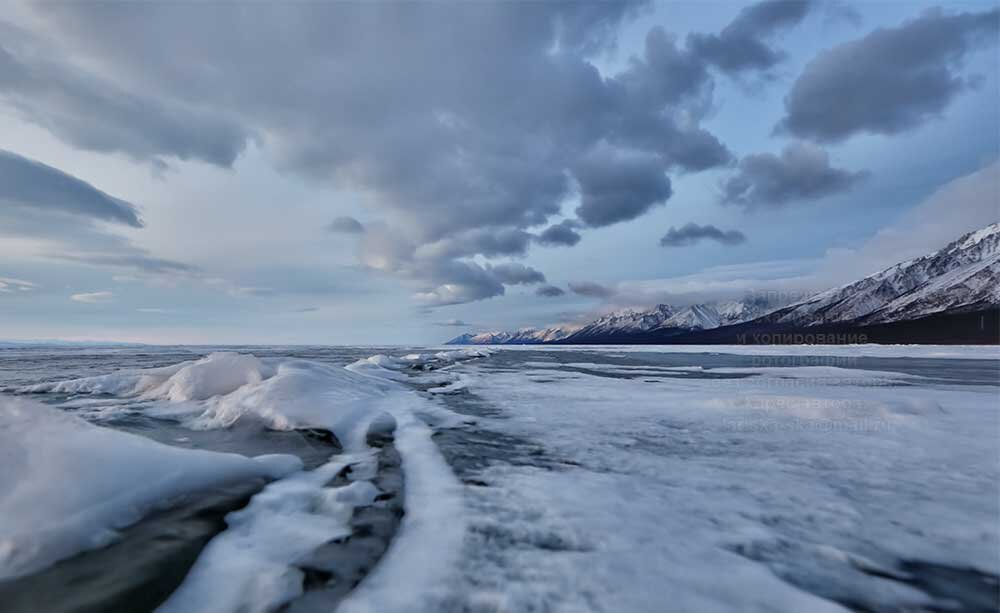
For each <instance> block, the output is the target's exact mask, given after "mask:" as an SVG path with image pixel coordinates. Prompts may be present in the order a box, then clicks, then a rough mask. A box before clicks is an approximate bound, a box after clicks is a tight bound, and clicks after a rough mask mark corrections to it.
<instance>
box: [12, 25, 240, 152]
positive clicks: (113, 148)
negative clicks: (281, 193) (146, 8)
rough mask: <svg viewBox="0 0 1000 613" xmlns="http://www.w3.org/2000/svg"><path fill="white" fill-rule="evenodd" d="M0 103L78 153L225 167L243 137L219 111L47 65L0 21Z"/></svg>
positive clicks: (46, 55) (39, 49)
mask: <svg viewBox="0 0 1000 613" xmlns="http://www.w3.org/2000/svg"><path fill="white" fill-rule="evenodd" d="M0 34H4V35H6V36H5V40H4V41H3V42H0V101H3V102H4V103H6V104H8V105H9V106H11V107H13V108H14V109H16V110H17V111H18V112H19V114H20V115H21V116H22V117H24V118H25V119H26V120H28V121H30V122H32V123H35V124H37V125H39V126H41V127H43V128H47V129H48V130H50V131H51V132H52V133H53V134H54V135H55V136H56V137H58V138H59V139H61V140H63V141H65V142H67V143H69V144H71V145H73V146H75V147H78V148H80V149H87V150H90V151H100V152H119V153H124V154H126V155H128V156H130V157H132V158H134V159H138V160H150V161H154V162H157V163H159V164H162V163H163V161H162V160H161V159H160V156H173V157H176V158H179V159H182V160H186V159H199V160H202V161H205V162H208V163H211V164H216V165H219V166H231V165H232V163H233V161H234V160H235V159H236V157H237V155H239V153H240V152H241V151H242V150H243V148H244V146H245V145H246V142H247V134H246V133H245V132H244V131H243V130H242V129H241V128H240V127H239V125H238V124H237V123H236V122H234V121H233V120H232V119H230V118H228V117H226V116H225V115H224V114H223V113H220V112H212V111H206V110H204V109H199V108H196V107H194V106H192V105H188V104H184V103H181V102H178V101H175V100H171V99H170V98H165V97H161V96H157V95H149V94H144V93H141V92H140V91H139V90H134V91H128V90H125V89H122V88H121V87H120V86H119V85H117V84H116V83H114V82H111V81H108V80H107V79H105V78H102V77H99V76H97V75H96V74H92V73H88V72H87V71H86V70H84V69H82V68H80V67H79V66H74V65H71V64H70V63H68V62H60V61H58V60H52V59H50V56H51V48H50V46H49V45H44V46H43V45H41V44H40V43H39V42H38V41H36V40H34V39H33V38H31V37H30V36H29V35H27V34H26V33H23V32H17V31H14V29H13V28H12V27H10V26H4V25H3V24H2V22H0Z"/></svg>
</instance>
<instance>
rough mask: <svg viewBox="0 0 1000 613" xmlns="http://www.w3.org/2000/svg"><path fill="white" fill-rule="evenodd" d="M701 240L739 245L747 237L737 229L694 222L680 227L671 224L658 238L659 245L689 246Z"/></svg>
mask: <svg viewBox="0 0 1000 613" xmlns="http://www.w3.org/2000/svg"><path fill="white" fill-rule="evenodd" d="M702 240H711V241H715V242H717V243H721V244H723V245H739V244H740V243H744V242H746V240H747V237H746V235H744V234H743V233H742V232H740V231H739V230H720V229H719V228H717V227H715V226H713V225H711V224H708V225H704V226H699V225H698V224H696V223H688V224H685V225H683V226H681V227H680V228H676V227H674V226H671V227H670V229H669V230H667V233H666V234H664V235H663V238H661V239H660V245H662V246H664V247H690V246H691V245H695V244H697V243H698V242H700V241H702Z"/></svg>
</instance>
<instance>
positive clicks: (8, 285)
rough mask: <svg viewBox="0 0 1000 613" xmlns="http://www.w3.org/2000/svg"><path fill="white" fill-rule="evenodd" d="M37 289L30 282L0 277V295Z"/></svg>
mask: <svg viewBox="0 0 1000 613" xmlns="http://www.w3.org/2000/svg"><path fill="white" fill-rule="evenodd" d="M35 289H38V286H37V285H35V284H34V283H32V282H31V281H25V280H23V279H12V278H10V277H0V293H4V294H10V293H13V292H15V291H17V292H30V291H32V290H35Z"/></svg>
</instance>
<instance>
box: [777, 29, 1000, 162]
mask: <svg viewBox="0 0 1000 613" xmlns="http://www.w3.org/2000/svg"><path fill="white" fill-rule="evenodd" d="M998 31H1000V9H993V10H991V11H985V12H981V13H960V14H948V13H944V12H942V11H941V10H940V9H936V10H931V11H928V12H926V13H924V14H923V15H922V16H920V17H919V18H917V19H913V20H911V21H907V22H906V23H904V24H902V25H900V26H899V27H895V28H879V29H877V30H874V31H873V32H871V33H870V34H868V35H867V36H864V37H862V38H860V39H857V40H854V41H851V42H847V43H844V44H841V45H838V46H836V47H834V48H832V49H829V50H826V51H823V52H822V53H820V54H819V55H817V56H816V58H815V59H813V60H812V61H811V62H809V64H808V65H807V66H806V68H805V70H804V71H803V72H802V74H801V75H800V76H799V78H798V79H797V80H796V81H795V84H794V85H793V86H792V89H791V91H790V92H789V94H788V96H787V97H786V98H785V109H786V115H785V117H784V119H782V121H781V123H780V124H779V126H778V129H779V130H781V131H787V132H789V133H791V134H793V135H795V136H798V137H800V138H808V139H812V140H816V141H820V142H838V141H842V140H844V139H846V138H848V137H850V136H852V135H854V134H859V133H870V134H886V135H889V134H897V133H899V132H903V131H906V130H909V129H912V128H915V127H917V126H919V125H920V124H922V123H923V122H925V121H926V120H928V119H930V118H932V117H936V116H938V115H940V114H941V112H942V111H944V109H945V108H946V107H947V106H948V104H949V103H950V102H951V101H952V100H953V99H954V98H955V96H957V95H958V94H959V93H960V92H962V91H963V90H965V89H967V88H969V87H970V84H971V82H970V80H969V79H966V78H963V77H962V76H961V75H960V73H959V72H958V71H959V69H960V68H961V65H962V61H963V59H964V58H965V56H966V55H967V54H968V53H970V52H972V51H973V50H976V49H982V48H986V47H987V46H993V45H995V44H996V42H997V33H998Z"/></svg>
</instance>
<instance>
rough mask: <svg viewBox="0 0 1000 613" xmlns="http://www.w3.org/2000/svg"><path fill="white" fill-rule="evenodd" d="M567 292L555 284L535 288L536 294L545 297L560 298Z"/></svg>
mask: <svg viewBox="0 0 1000 613" xmlns="http://www.w3.org/2000/svg"><path fill="white" fill-rule="evenodd" d="M565 293H566V291H565V290H563V289H562V288H561V287H556V286H555V285H543V286H541V287H539V288H538V289H536V290H535V295H536V296H541V297H543V298H558V297H559V296H562V295H564V294H565Z"/></svg>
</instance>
